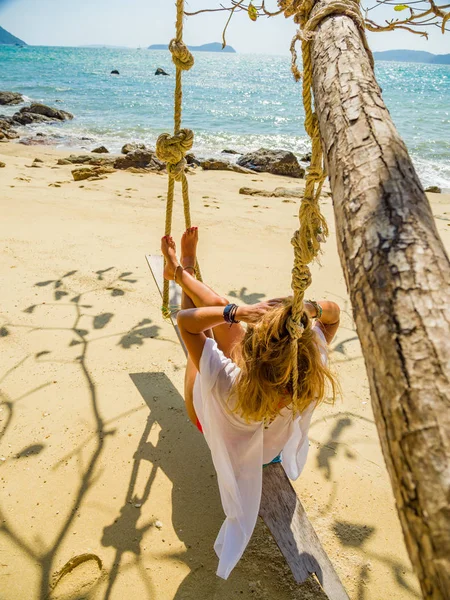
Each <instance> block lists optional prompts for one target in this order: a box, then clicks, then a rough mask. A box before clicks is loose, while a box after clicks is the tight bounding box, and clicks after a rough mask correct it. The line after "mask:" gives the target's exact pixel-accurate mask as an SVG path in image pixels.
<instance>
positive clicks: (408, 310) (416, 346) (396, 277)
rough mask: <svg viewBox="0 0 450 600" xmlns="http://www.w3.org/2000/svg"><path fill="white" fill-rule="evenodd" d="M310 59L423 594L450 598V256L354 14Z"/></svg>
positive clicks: (383, 425) (324, 37)
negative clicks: (388, 104) (390, 112)
mask: <svg viewBox="0 0 450 600" xmlns="http://www.w3.org/2000/svg"><path fill="white" fill-rule="evenodd" d="M330 1H331V0H322V1H321V2H320V3H318V5H317V6H316V9H317V7H318V6H323V5H324V4H327V3H329V2H330ZM316 9H315V10H316ZM313 12H314V11H313ZM312 64H313V88H314V98H315V106H316V112H317V115H318V118H319V123H320V132H321V138H322V144H323V149H324V153H325V160H326V163H327V169H328V174H329V177H330V183H331V190H332V194H333V202H334V212H335V218H336V230H337V240H338V247H339V255H340V258H341V263H342V267H343V270H344V274H345V279H346V282H347V288H348V290H349V293H350V298H351V302H352V306H353V312H354V317H355V321H356V327H357V331H358V335H359V338H360V341H361V345H362V351H363V354H364V359H365V364H366V368H367V374H368V378H369V382H370V390H371V396H372V405H373V411H374V414H375V419H376V423H377V428H378V433H379V436H380V440H381V445H382V448H383V453H384V458H385V461H386V465H387V468H388V471H389V475H390V478H391V482H392V487H393V490H394V494H395V499H396V504H397V510H398V514H399V517H400V521H401V525H402V528H403V532H404V536H405V541H406V546H407V549H408V552H409V556H410V558H411V561H412V564H413V566H414V569H415V571H416V574H417V576H418V578H419V580H420V584H421V588H422V592H423V596H424V598H427V599H431V598H432V599H433V600H437V599H439V600H441V599H447V600H448V599H450V467H449V458H450V320H449V314H450V313H449V307H450V264H449V259H448V257H447V255H446V252H445V250H444V247H443V244H442V241H441V239H440V238H439V235H438V233H437V229H436V226H435V223H434V220H433V216H432V213H431V208H430V205H429V203H428V200H427V198H426V196H425V193H424V191H423V188H422V186H421V184H420V181H419V179H418V177H417V174H416V172H415V170H414V167H413V165H412V163H411V159H410V157H409V155H408V152H407V150H406V147H405V145H404V143H403V141H402V140H401V139H400V137H399V135H398V133H397V131H396V129H395V127H394V125H393V123H392V120H391V117H390V115H389V112H388V110H387V109H386V106H385V105H384V102H383V100H382V98H381V90H380V88H379V86H378V84H377V82H376V80H375V77H374V73H373V71H372V68H371V65H370V62H369V60H368V57H367V54H366V52H365V50H364V47H363V45H362V42H361V38H360V34H359V32H358V30H357V28H356V26H355V24H354V23H353V21H352V20H351V19H350V18H348V17H345V16H332V17H328V18H326V19H325V20H323V21H322V22H321V23H320V25H319V27H318V30H317V34H316V37H315V38H314V41H313V42H312ZM424 101H426V100H424Z"/></svg>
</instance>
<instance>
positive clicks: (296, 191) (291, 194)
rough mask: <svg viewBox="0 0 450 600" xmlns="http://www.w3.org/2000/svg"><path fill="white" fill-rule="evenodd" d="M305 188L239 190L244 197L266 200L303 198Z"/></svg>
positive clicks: (246, 188) (245, 188) (244, 188)
mask: <svg viewBox="0 0 450 600" xmlns="http://www.w3.org/2000/svg"><path fill="white" fill-rule="evenodd" d="M303 192H304V189H303V188H291V189H289V188H283V187H278V188H275V189H274V190H256V189H255V188H248V187H242V188H241V189H240V190H239V193H240V194H243V195H244V196H264V197H265V198H302V197H303Z"/></svg>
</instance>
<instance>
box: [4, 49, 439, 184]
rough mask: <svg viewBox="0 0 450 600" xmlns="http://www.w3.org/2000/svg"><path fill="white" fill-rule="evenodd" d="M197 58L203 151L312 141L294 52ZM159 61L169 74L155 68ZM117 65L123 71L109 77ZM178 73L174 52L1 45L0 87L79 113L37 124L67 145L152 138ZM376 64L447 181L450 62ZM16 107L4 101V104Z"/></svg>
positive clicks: (387, 91)
mask: <svg viewBox="0 0 450 600" xmlns="http://www.w3.org/2000/svg"><path fill="white" fill-rule="evenodd" d="M195 58H196V64H195V67H194V69H192V70H191V71H190V72H189V73H187V74H186V75H185V77H184V113H183V116H184V119H183V121H184V124H185V125H186V126H189V127H191V128H192V129H194V131H195V134H196V138H195V147H194V151H195V152H196V154H197V155H199V156H206V155H217V154H219V153H220V151H221V150H222V149H223V148H225V147H231V148H234V149H235V150H238V151H248V150H251V149H255V148H258V147H261V146H267V147H269V148H286V149H291V150H293V151H294V152H297V153H303V152H304V151H306V150H307V149H308V147H309V144H308V141H307V138H306V134H305V131H304V127H303V119H304V113H303V108H302V104H301V88H300V85H298V84H296V83H295V82H294V81H293V79H292V76H291V73H290V59H289V56H261V55H242V54H227V55H219V54H211V53H196V56H195ZM157 67H163V68H164V69H165V70H166V71H168V72H170V73H171V74H172V75H171V76H170V77H155V76H154V71H155V69H156V68H157ZM112 69H118V70H119V71H120V76H111V75H110V72H111V70H112ZM173 73H174V68H173V66H172V64H171V61H170V55H169V53H168V52H155V51H148V50H145V49H142V50H138V49H133V50H131V49H130V50H123V49H117V50H115V49H102V48H46V47H26V48H16V47H1V46H0V89H3V90H8V91H18V92H21V93H23V94H25V96H27V98H29V99H31V100H35V101H40V102H44V103H46V104H49V105H52V106H59V107H60V108H63V109H65V110H68V111H70V112H72V113H73V114H74V115H75V119H74V120H73V121H71V122H66V123H64V124H62V125H52V126H48V125H47V126H37V127H35V131H42V132H45V133H52V134H53V136H54V142H55V144H56V145H58V146H61V147H79V148H81V147H84V148H86V149H92V148H94V147H95V146H96V145H98V144H100V143H102V144H104V145H106V146H107V147H108V148H109V149H110V150H111V151H119V149H120V147H121V146H122V144H123V143H125V142H129V141H140V142H144V143H147V144H149V145H154V142H155V139H156V137H157V136H158V134H159V133H161V132H163V131H170V130H171V129H172V127H173V120H172V119H173V116H172V115H173V85H174V77H173ZM376 73H377V78H378V81H379V83H380V86H381V87H382V89H383V97H384V100H385V102H386V104H387V106H388V108H389V110H390V112H391V115H392V117H393V119H394V122H395V124H396V126H397V128H398V129H399V131H400V133H401V135H402V137H403V139H404V140H405V142H406V144H407V146H408V149H409V151H410V153H411V155H412V157H413V160H414V162H415V165H416V168H417V170H418V172H419V175H420V177H421V179H422V182H423V184H424V185H431V184H434V185H440V186H441V187H444V188H450V66H448V65H425V64H408V63H387V62H386V63H377V66H376ZM56 100H59V101H61V102H59V103H56ZM2 109H3V110H2ZM14 110H16V109H13V107H1V108H0V113H3V114H12V113H13V112H14ZM82 138H88V139H82Z"/></svg>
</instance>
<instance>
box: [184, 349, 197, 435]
mask: <svg viewBox="0 0 450 600" xmlns="http://www.w3.org/2000/svg"><path fill="white" fill-rule="evenodd" d="M196 377H197V369H196V368H195V365H194V363H193V362H192V360H191V358H190V357H189V356H188V358H187V363H186V373H185V376H184V402H185V404H186V412H187V414H188V417H189V419H190V420H191V421H192V423H194V425H197V414H196V412H195V408H194V383H195V378H196Z"/></svg>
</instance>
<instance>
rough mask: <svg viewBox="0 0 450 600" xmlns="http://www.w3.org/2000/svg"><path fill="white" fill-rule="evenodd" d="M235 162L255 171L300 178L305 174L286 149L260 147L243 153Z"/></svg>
mask: <svg viewBox="0 0 450 600" xmlns="http://www.w3.org/2000/svg"><path fill="white" fill-rule="evenodd" d="M237 164H238V165H240V166H241V167H245V168H247V169H251V170H252V171H256V172H257V173H272V174H273V175H286V176H288V177H297V178H301V177H304V175H305V169H303V168H302V167H301V166H300V165H299V162H298V160H297V158H296V157H295V155H294V154H293V153H292V152H289V151H287V150H268V149H267V148H260V149H259V150H257V151H256V152H250V153H249V154H244V155H243V156H241V158H239V160H238V161H237Z"/></svg>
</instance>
